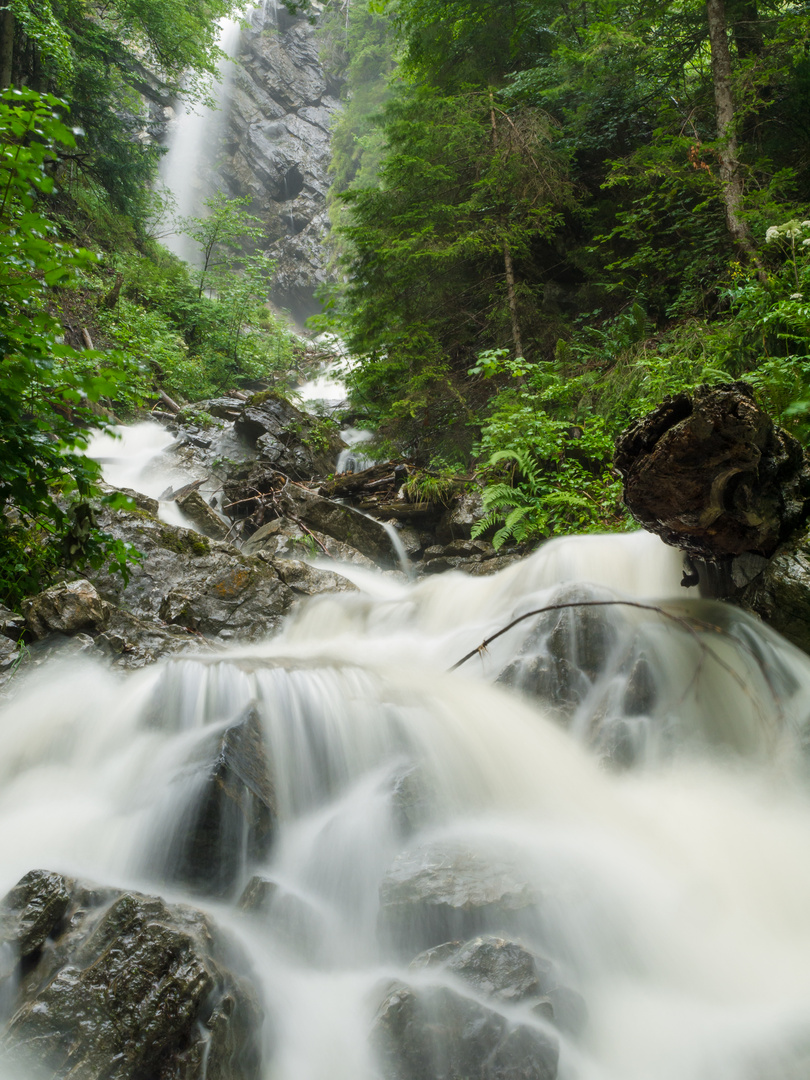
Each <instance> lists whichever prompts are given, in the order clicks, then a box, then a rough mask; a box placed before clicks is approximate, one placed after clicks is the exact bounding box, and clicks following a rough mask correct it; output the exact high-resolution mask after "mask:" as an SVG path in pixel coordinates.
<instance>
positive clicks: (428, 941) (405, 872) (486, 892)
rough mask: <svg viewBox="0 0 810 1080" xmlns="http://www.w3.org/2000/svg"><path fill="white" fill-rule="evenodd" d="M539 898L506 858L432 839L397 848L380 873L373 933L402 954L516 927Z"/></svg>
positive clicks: (529, 917) (529, 914)
mask: <svg viewBox="0 0 810 1080" xmlns="http://www.w3.org/2000/svg"><path fill="white" fill-rule="evenodd" d="M539 902H540V897H539V896H538V894H537V893H536V891H535V890H534V889H533V888H532V886H531V885H530V884H529V883H528V882H527V881H526V880H525V879H524V878H523V877H522V876H521V875H520V873H519V871H518V869H517V867H516V866H515V865H514V864H513V863H512V862H511V861H510V860H509V859H508V858H506V857H504V856H497V855H495V854H490V853H487V854H486V855H484V854H482V853H480V852H479V851H477V850H476V849H474V848H472V847H469V846H468V845H466V844H462V843H459V842H455V841H448V842H440V841H435V842H433V843H430V844H426V845H425V846H423V847H417V848H413V849H410V850H408V851H404V852H402V853H401V854H400V855H398V856H397V858H396V859H395V861H394V863H393V865H392V866H391V868H390V870H389V871H388V873H387V874H386V876H385V877H384V878H383V881H382V884H381V886H380V914H379V923H378V933H379V936H380V938H381V940H382V941H383V942H385V943H386V944H389V945H391V946H392V947H393V948H395V949H397V950H398V951H399V952H400V953H405V954H407V953H408V952H411V953H412V952H413V949H425V948H430V947H432V946H434V945H440V944H442V943H443V942H446V941H457V940H459V939H465V938H469V937H473V936H474V935H476V934H479V933H481V932H482V931H487V932H507V931H516V930H518V929H519V928H520V927H521V926H523V925H524V924H525V923H526V922H527V921H528V922H532V921H533V920H535V919H536V916H537V911H538V904H539Z"/></svg>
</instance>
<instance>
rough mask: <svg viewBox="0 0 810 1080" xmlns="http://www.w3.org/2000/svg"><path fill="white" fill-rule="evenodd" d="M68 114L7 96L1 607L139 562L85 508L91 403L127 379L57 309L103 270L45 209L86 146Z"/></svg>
mask: <svg viewBox="0 0 810 1080" xmlns="http://www.w3.org/2000/svg"><path fill="white" fill-rule="evenodd" d="M65 109H66V106H65V105H64V103H63V102H60V101H59V100H58V99H56V98H54V97H52V96H50V95H45V96H40V95H38V94H36V93H35V92H34V91H31V90H10V91H7V92H6V93H5V94H3V95H2V97H0V355H1V356H2V365H3V393H2V396H0V546H2V548H3V549H4V550H7V551H8V552H9V553H10V558H9V559H8V560H7V561H5V560H4V563H3V569H2V571H0V600H3V601H4V602H7V603H9V602H10V603H12V604H13V603H16V602H18V600H19V598H20V596H21V595H23V594H24V592H25V591H27V590H29V589H30V588H32V587H33V586H39V585H40V584H42V582H43V581H45V580H47V579H48V578H49V576H50V575H51V574H52V573H53V572H54V570H55V569H56V567H58V566H59V565H64V564H65V563H68V564H70V563H82V562H86V561H89V562H91V563H93V564H96V565H97V564H99V563H100V562H101V561H102V560H104V559H111V562H112V565H113V566H114V567H115V568H117V569H119V570H122V571H123V572H125V570H126V561H127V558H128V554H129V553H128V552H127V551H126V550H125V549H122V548H120V547H114V548H113V547H111V546H110V543H109V538H107V537H104V535H103V534H100V533H99V532H98V530H97V529H96V528H95V526H94V523H93V518H92V512H90V511H87V512H85V511H80V508H81V507H82V506H86V505H87V499H88V497H89V496H91V495H92V494H93V493H94V491H95V489H94V481H95V480H96V478H97V475H98V468H97V466H96V465H95V463H94V462H92V461H90V460H89V459H88V458H86V457H85V456H84V454H83V453H82V451H83V450H84V449H85V447H86V441H85V439H86V435H87V428H88V427H89V426H90V425H91V424H93V425H94V426H98V425H99V423H103V420H99V418H98V417H95V416H94V415H93V414H92V412H91V409H90V404H91V403H92V402H95V401H98V399H99V398H100V397H102V396H105V395H111V394H113V393H115V390H116V387H117V385H119V384H120V381H121V379H122V377H123V375H122V373H121V372H120V371H118V370H116V369H115V368H112V367H109V366H104V365H103V362H102V361H103V358H102V357H101V356H100V355H99V354H95V355H93V356H88V354H83V355H81V356H80V355H79V354H77V353H76V352H75V351H74V350H73V349H71V348H70V347H69V346H67V345H65V344H63V343H61V342H60V340H59V336H60V331H61V327H60V326H59V324H58V322H57V321H56V320H55V319H54V317H53V316H52V315H51V314H50V311H49V301H50V298H51V295H52V290H53V289H54V287H56V286H60V287H64V286H67V285H69V284H70V282H71V280H72V278H73V277H74V276H75V275H76V273H77V271H78V270H79V269H80V268H82V267H87V266H89V265H90V264H92V262H93V256H92V255H91V253H90V252H89V251H86V250H82V249H78V248H71V247H69V246H67V245H65V244H63V243H61V242H59V240H58V239H57V238H56V235H55V230H54V227H53V225H52V224H51V223H50V222H49V221H48V220H47V219H46V218H45V217H44V216H43V215H42V213H41V212H40V210H39V205H38V198H39V197H41V196H42V195H47V194H50V193H52V192H53V190H54V182H53V178H52V176H51V175H50V167H51V164H52V162H53V160H54V158H55V156H56V149H57V147H58V146H65V147H71V146H73V145H75V139H74V134H73V132H72V131H71V130H70V129H69V128H68V127H67V126H66V125H65V124H64V122H63V120H62V118H61V117H62V113H63V112H64V111H65ZM57 493H58V497H57ZM66 507H67V509H66ZM80 521H84V523H85V524H84V527H83V528H82V529H79V522H80ZM71 538H73V542H71Z"/></svg>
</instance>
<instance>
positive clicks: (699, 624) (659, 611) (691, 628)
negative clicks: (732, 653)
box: [447, 600, 782, 713]
mask: <svg viewBox="0 0 810 1080" xmlns="http://www.w3.org/2000/svg"><path fill="white" fill-rule="evenodd" d="M586 607H629V608H636V609H637V610H639V611H652V612H653V613H654V614H656V615H660V616H662V617H663V618H664V619H669V620H670V622H673V623H676V624H677V625H678V626H680V627H681V629H683V630H685V631H686V632H687V633H688V634H689V635H690V636H691V637H692V638H693V640H694V641H695V642H696V643H697V645H698V647H699V649H700V650H701V653H702V654H707V655H709V656H710V657H711V658H712V659H713V660H714V662H715V663H716V664H717V665H718V667H720V668H722V669H723V671H725V672H726V674H728V675H730V676H731V678H732V679H734V681H735V682H736V683H737V684H738V685H739V686H740V688H741V689H742V690H743V692H744V693H745V694H746V696H750V693H749V690H748V687H747V685H746V683H745V680H744V679H743V678H742V677H741V676H740V674H739V673H738V672H736V671H735V670H734V668H733V667H731V665H730V664H727V663H726V661H725V660H723V658H722V657H721V656H718V655H717V653H716V652H715V651H714V649H712V648H711V646H710V645H707V644H706V642H705V641H703V640H702V639H701V637H700V634H699V632H698V631H699V630H704V631H711V632H714V633H717V634H723V635H725V636H726V637H730V638H732V640H733V641H734V643H735V645H736V646H737V647H738V648H739V649H742V650H743V651H744V652H747V653H748V654H749V656H751V657H752V658H753V660H754V662H755V663H756V665H757V666H758V668H759V670H760V672H761V673H762V677H763V679H764V680H765V684H766V686H767V687H768V690H769V691H770V693H771V696H772V697H773V700H774V703H775V705H776V707H777V709H778V710H779V712H780V713H781V711H782V708H781V702H780V700H779V695H778V693H777V691H776V688H775V686H774V685H773V682H772V680H771V677H770V675H769V673H768V670H767V668H766V667H765V664H764V663H763V661H762V659H761V658H760V657H759V656H757V654H756V653H755V652H754V650H753V649H752V648H751V647H750V646H748V645H746V644H745V642H744V641H740V640H739V639H738V638H733V637H732V635H731V634H729V633H728V631H727V630H725V629H724V628H723V627H722V626H717V625H716V624H714V623H709V622H705V621H704V620H703V619H693V620H691V621H690V620H688V619H685V618H684V617H683V616H682V615H674V614H673V613H672V612H671V611H666V610H665V609H664V608H661V607H658V606H657V605H655V604H642V603H641V602H640V601H637V600H568V601H566V602H563V603H560V604H547V605H546V606H545V607H541V608H535V609H534V610H533V611H527V612H525V614H523V615H518V617H517V618H516V619H513V620H512V621H511V622H510V623H508V624H507V625H506V626H503V627H501V629H500V630H497V631H496V632H495V633H494V634H492V635H491V636H490V637H488V638H485V639H484V640H483V641H482V642H481V644H480V645H479V646H478V647H477V648H475V649H471V650H470V652H468V653H467V655H466V656H462V658H461V659H460V660H458V661H456V663H455V664H453V666H452V667H450V668H448V669H447V670H448V671H456V669H457V668H460V667H461V665H462V664H466V663H467V661H468V660H471V659H472V658H473V657H474V656H480V655H481V654H482V653H484V652H485V651H486V649H487V646H488V645H490V644H491V643H492V642H493V641H496V640H497V639H498V638H499V637H502V636H503V635H504V634H505V633H507V632H508V631H509V630H511V629H512V628H513V627H515V626H517V625H518V624H519V623H522V622H525V620H526V619H531V618H533V617H534V616H535V615H544V614H545V613H546V612H548V611H566V610H568V609H569V608H586ZM702 663H703V656H701V661H700V664H701V665H702ZM696 677H697V675H695V676H694V677H693V679H692V683H694V679H695V678H696ZM690 685H691V684H690Z"/></svg>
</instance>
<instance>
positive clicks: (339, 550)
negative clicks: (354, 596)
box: [242, 518, 380, 584]
mask: <svg viewBox="0 0 810 1080" xmlns="http://www.w3.org/2000/svg"><path fill="white" fill-rule="evenodd" d="M242 551H243V552H244V553H245V555H258V554H259V553H260V552H263V553H264V554H266V555H269V556H271V557H272V558H276V559H301V558H303V557H306V558H324V557H328V558H331V559H334V560H335V562H336V563H349V564H351V565H353V566H362V567H364V568H365V569H367V570H379V569H380V568H379V567H378V566H377V564H376V563H375V562H374V561H373V560H372V559H369V558H368V556H367V555H363V554H362V553H361V552H359V551H358V550H357V549H356V548H353V547H351V546H350V545H349V544H343V543H341V542H340V540H335V539H334V537H332V536H327V535H326V533H322V532H317V531H316V530H314V529H310V530H309V531H304V529H303V528H301V526H300V525H297V524H296V523H295V522H294V521H290V520H289V519H288V518H276V519H275V521H269V522H268V523H267V524H266V525H262V526H261V528H259V529H257V530H256V532H255V533H253V534H252V536H251V537H250V538H249V539H248V540H247V541H246V543H245V544H244V545H243V547H242ZM337 569H339V567H338V568H337ZM347 584H348V583H347Z"/></svg>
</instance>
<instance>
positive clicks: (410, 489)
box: [404, 459, 459, 506]
mask: <svg viewBox="0 0 810 1080" xmlns="http://www.w3.org/2000/svg"><path fill="white" fill-rule="evenodd" d="M433 465H434V467H433V468H432V469H430V470H428V469H415V470H414V471H413V472H412V473H410V475H409V476H408V479H407V480H406V481H405V484H404V488H405V495H406V496H407V497H408V499H409V501H410V502H426V503H436V504H438V505H440V506H450V505H451V503H452V500H453V496H454V495H455V494H456V491H457V488H458V484H459V479H458V474H457V472H456V470H455V469H454V468H453V467H452V466H451V465H447V464H445V463H442V462H441V461H440V460H439V459H434V462H433Z"/></svg>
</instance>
